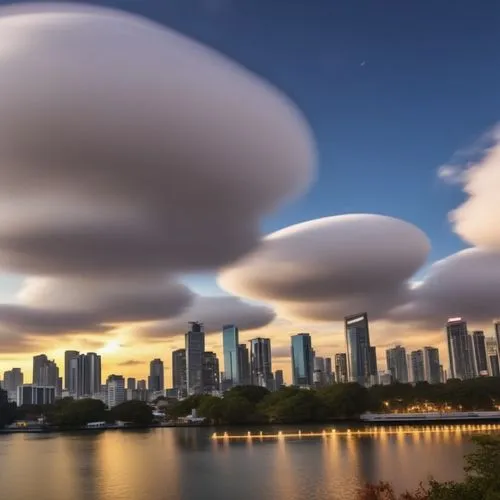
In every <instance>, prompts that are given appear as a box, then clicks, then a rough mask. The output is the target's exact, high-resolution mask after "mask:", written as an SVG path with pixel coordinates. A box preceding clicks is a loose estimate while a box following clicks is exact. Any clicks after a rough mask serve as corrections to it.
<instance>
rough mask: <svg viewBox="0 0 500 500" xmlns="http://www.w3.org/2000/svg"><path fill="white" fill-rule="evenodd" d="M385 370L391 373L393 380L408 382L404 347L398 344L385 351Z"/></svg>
mask: <svg viewBox="0 0 500 500" xmlns="http://www.w3.org/2000/svg"><path fill="white" fill-rule="evenodd" d="M385 355H386V360H387V370H388V371H390V372H391V374H392V380H393V381H394V382H401V383H402V384H407V383H408V365H407V362H406V349H405V348H404V347H402V346H400V345H397V346H395V347H393V348H392V349H387V350H386V351H385Z"/></svg>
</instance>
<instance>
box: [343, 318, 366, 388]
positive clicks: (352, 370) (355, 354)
mask: <svg viewBox="0 0 500 500" xmlns="http://www.w3.org/2000/svg"><path fill="white" fill-rule="evenodd" d="M344 323H345V336H346V345H347V374H348V380H349V382H357V383H358V384H360V385H364V386H368V385H370V380H371V378H372V367H371V364H372V356H373V352H372V350H371V346H370V333H369V328H368V315H367V314H366V313H362V314H356V315H354V316H346V317H345V319H344Z"/></svg>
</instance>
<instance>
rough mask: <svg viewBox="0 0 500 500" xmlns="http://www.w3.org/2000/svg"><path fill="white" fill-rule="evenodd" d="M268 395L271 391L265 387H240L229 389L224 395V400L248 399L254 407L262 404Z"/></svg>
mask: <svg viewBox="0 0 500 500" xmlns="http://www.w3.org/2000/svg"><path fill="white" fill-rule="evenodd" d="M268 394H270V392H269V390H268V389H266V388H265V387H259V386H256V385H239V386H236V387H233V388H232V389H229V391H226V392H225V393H224V399H226V398H230V397H233V396H236V397H241V398H244V399H246V400H247V401H248V402H249V403H251V404H252V405H256V404H258V403H260V402H261V401H262V400H263V399H264V398H265V397H266V396H267V395H268Z"/></svg>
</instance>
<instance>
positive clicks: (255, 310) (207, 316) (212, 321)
mask: <svg viewBox="0 0 500 500" xmlns="http://www.w3.org/2000/svg"><path fill="white" fill-rule="evenodd" d="M274 318H275V313H274V311H273V310H272V309H270V308H269V307H266V306H262V305H258V304H250V303H247V302H244V301H243V300H241V299H239V298H237V297H231V296H218V297H201V296H198V297H196V298H195V299H194V301H193V303H192V305H191V307H189V308H187V309H186V310H185V311H184V313H183V314H181V315H179V316H176V317H175V318H172V319H167V320H164V321H156V322H152V323H150V324H149V325H145V326H144V327H141V328H140V329H139V330H138V332H139V336H141V337H149V338H158V339H162V338H168V337H173V336H175V335H181V334H183V333H185V332H186V328H187V327H188V322H189V321H193V320H194V321H196V320H200V321H202V322H203V325H204V328H205V332H206V333H217V332H221V331H222V327H223V325H226V324H234V325H236V326H237V327H238V328H239V330H240V331H243V330H256V329H258V328H262V327H264V326H266V325H268V324H269V323H271V321H273V319H274Z"/></svg>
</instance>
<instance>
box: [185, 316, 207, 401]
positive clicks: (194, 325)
mask: <svg viewBox="0 0 500 500" xmlns="http://www.w3.org/2000/svg"><path fill="white" fill-rule="evenodd" d="M190 325H191V329H190V330H189V331H188V332H187V333H186V335H185V343H186V385H187V392H188V395H190V396H191V395H193V394H203V353H204V352H205V332H204V330H203V324H202V323H199V322H197V321H192V322H190Z"/></svg>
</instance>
